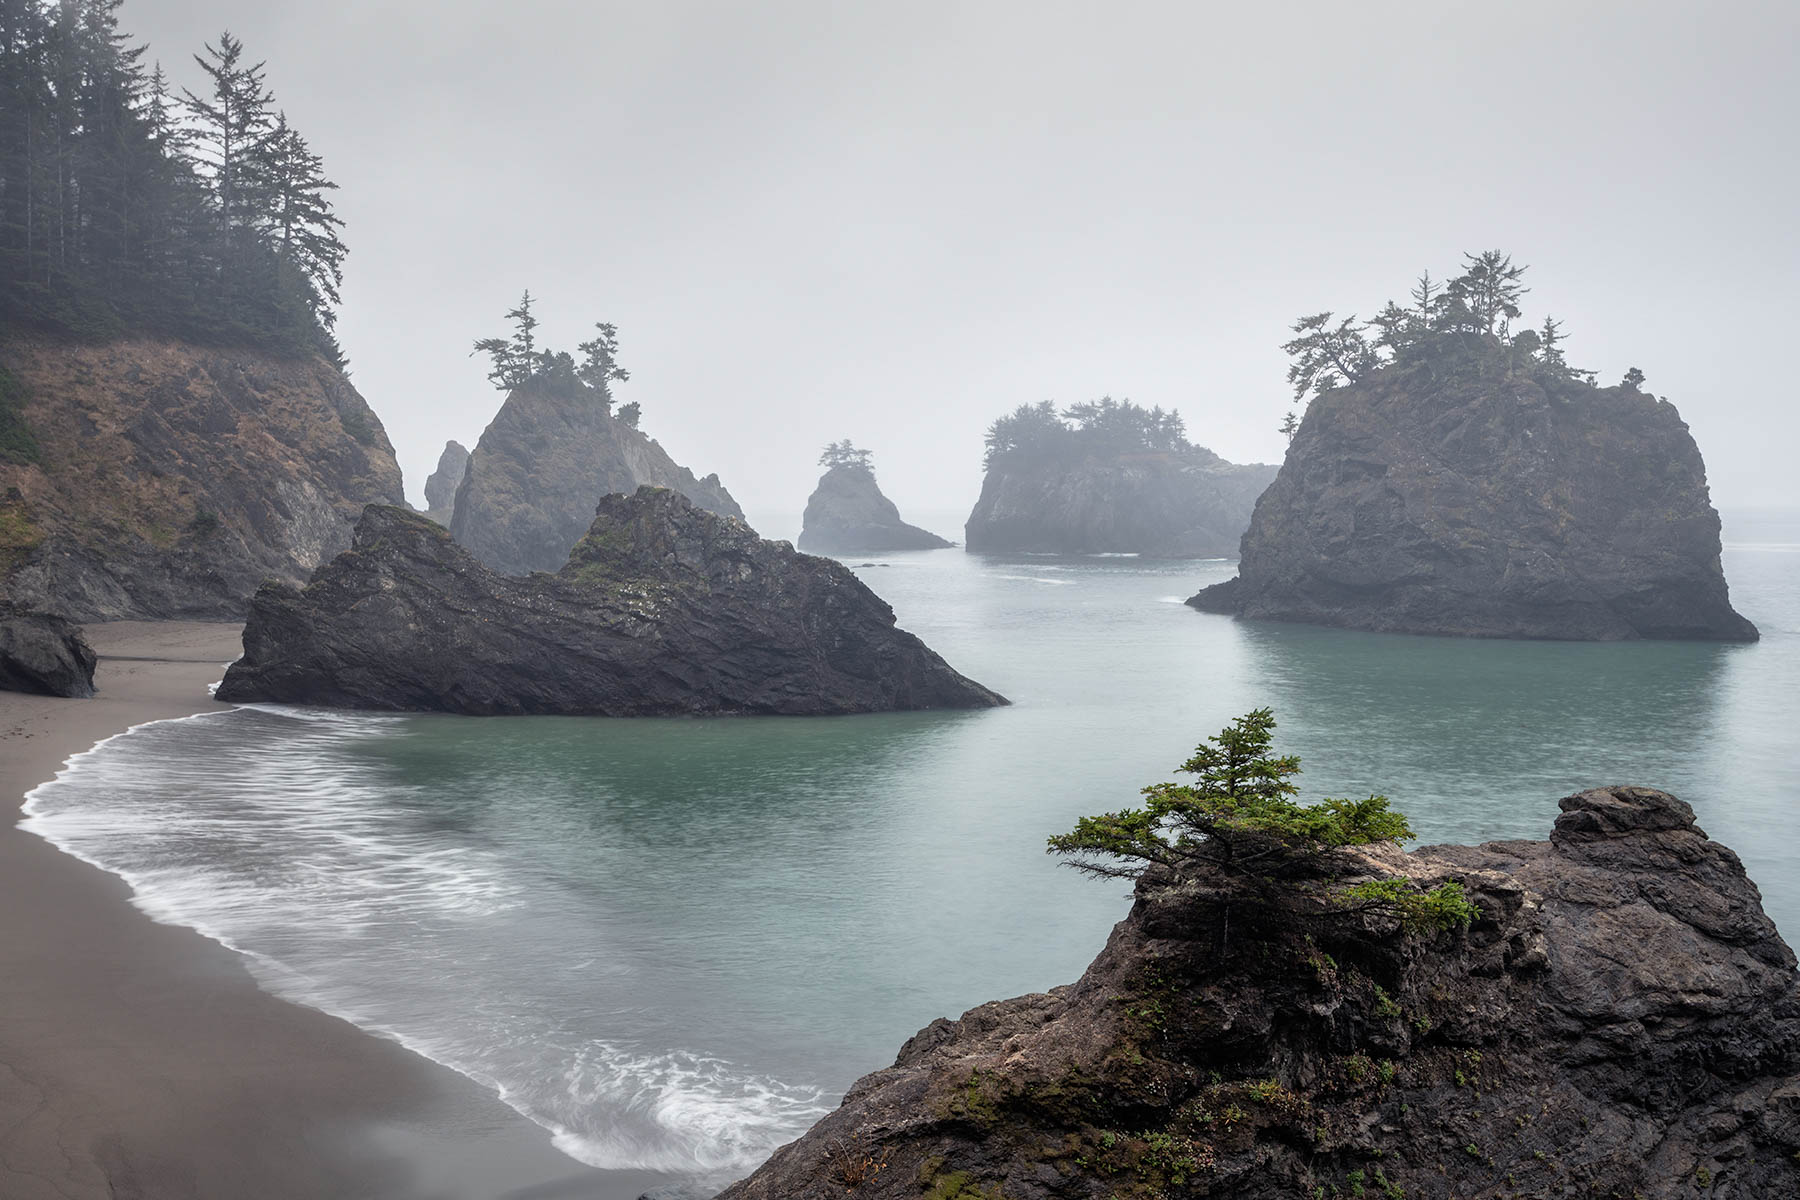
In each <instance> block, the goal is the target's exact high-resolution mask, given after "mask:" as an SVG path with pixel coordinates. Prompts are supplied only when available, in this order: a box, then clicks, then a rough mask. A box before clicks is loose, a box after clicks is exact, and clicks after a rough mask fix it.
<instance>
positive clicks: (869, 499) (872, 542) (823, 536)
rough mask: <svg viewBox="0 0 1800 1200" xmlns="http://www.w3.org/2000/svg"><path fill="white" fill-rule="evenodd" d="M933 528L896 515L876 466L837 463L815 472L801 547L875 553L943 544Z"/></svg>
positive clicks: (812, 550)
mask: <svg viewBox="0 0 1800 1200" xmlns="http://www.w3.org/2000/svg"><path fill="white" fill-rule="evenodd" d="M950 545H951V543H950V542H948V541H945V540H944V539H943V538H941V537H939V536H938V535H937V534H935V533H932V532H931V531H930V530H928V529H920V528H919V527H918V526H917V525H908V524H907V523H906V522H905V521H902V520H901V519H900V510H899V509H897V508H895V507H894V502H893V501H892V500H889V499H888V498H887V497H886V496H884V495H882V494H881V488H879V487H878V486H876V483H875V472H873V471H871V470H869V469H868V468H867V467H859V466H854V465H849V466H836V467H833V468H831V469H830V470H829V471H827V472H825V474H824V475H822V476H820V477H819V486H818V487H817V488H815V489H814V490H813V494H812V496H811V498H810V499H808V500H807V502H806V517H805V519H804V520H803V521H802V527H801V530H800V549H802V550H805V551H808V552H810V553H813V554H874V553H881V552H884V551H888V550H942V549H945V548H947V547H948V546H950Z"/></svg>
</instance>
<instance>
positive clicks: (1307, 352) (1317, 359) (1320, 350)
mask: <svg viewBox="0 0 1800 1200" xmlns="http://www.w3.org/2000/svg"><path fill="white" fill-rule="evenodd" d="M1293 330H1294V334H1295V337H1294V338H1293V339H1292V340H1291V341H1288V342H1285V343H1283V345H1282V347H1281V349H1282V350H1283V351H1284V352H1285V353H1286V354H1288V355H1289V356H1290V357H1292V358H1293V360H1294V361H1293V362H1292V363H1291V364H1289V366H1288V383H1290V384H1292V385H1293V388H1294V398H1295V399H1297V400H1304V399H1306V397H1307V396H1308V395H1310V394H1315V393H1318V392H1325V391H1330V390H1331V389H1332V388H1334V387H1337V386H1338V385H1340V384H1344V383H1355V382H1356V381H1357V380H1359V379H1361V378H1362V377H1363V376H1364V375H1366V374H1367V373H1368V372H1370V371H1373V370H1374V369H1375V368H1376V367H1377V366H1379V365H1380V359H1379V358H1378V357H1377V355H1376V353H1375V350H1374V348H1373V347H1371V346H1370V345H1369V340H1368V338H1366V337H1364V336H1363V333H1362V330H1361V329H1359V328H1358V327H1357V324H1356V317H1355V315H1354V314H1352V315H1350V316H1348V317H1345V318H1344V319H1343V320H1342V321H1339V322H1338V323H1337V324H1335V325H1333V324H1332V323H1331V314H1330V313H1329V312H1322V313H1314V314H1313V315H1312V316H1310V317H1301V318H1300V319H1299V320H1297V321H1295V322H1294V325H1293Z"/></svg>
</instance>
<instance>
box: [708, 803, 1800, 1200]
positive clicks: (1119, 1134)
mask: <svg viewBox="0 0 1800 1200" xmlns="http://www.w3.org/2000/svg"><path fill="white" fill-rule="evenodd" d="M1562 809H1563V815H1562V816H1561V817H1560V818H1559V819H1558V820H1557V822H1556V826H1555V829H1554V831H1553V832H1552V833H1551V837H1550V840H1549V841H1548V842H1496V843H1491V844H1489V845H1485V846H1473V847H1469V846H1438V847H1427V848H1424V849H1420V850H1417V851H1415V852H1413V853H1412V854H1410V855H1408V854H1403V853H1401V852H1399V851H1398V850H1385V851H1380V852H1376V853H1372V854H1365V855H1362V856H1361V857H1362V860H1363V861H1362V862H1361V864H1360V868H1359V869H1360V870H1361V871H1362V872H1363V873H1365V874H1367V875H1368V876H1371V877H1375V878H1380V877H1393V876H1399V875H1406V876H1409V877H1410V878H1411V879H1412V880H1413V881H1415V882H1417V883H1419V884H1421V885H1424V886H1433V885H1435V884H1436V883H1438V882H1442V881H1444V880H1448V879H1455V880H1459V881H1461V882H1462V884H1463V886H1464V887H1465V888H1466V889H1467V893H1468V895H1469V897H1470V899H1471V900H1473V901H1474V902H1475V903H1476V904H1477V905H1478V906H1479V908H1480V916H1479V917H1478V918H1477V919H1476V920H1475V922H1474V923H1473V924H1472V925H1471V926H1469V927H1467V928H1466V929H1459V930H1455V931H1452V932H1438V933H1435V934H1430V935H1427V934H1421V933H1406V932H1403V931H1402V930H1401V929H1400V928H1399V927H1398V926H1397V925H1396V924H1395V923H1394V922H1393V921H1392V920H1391V919H1389V918H1381V919H1371V918H1368V917H1367V916H1357V917H1354V918H1347V919H1345V920H1342V921H1333V922H1325V923H1321V924H1319V925H1318V926H1317V927H1314V928H1302V927H1298V926H1295V927H1288V928H1280V929H1276V928H1268V929H1257V928H1254V927H1252V928H1247V929H1244V930H1242V931H1241V932H1240V933H1239V934H1238V935H1237V936H1235V937H1233V938H1231V939H1229V940H1228V941H1226V942H1224V943H1223V946H1221V943H1220V940H1219V938H1218V936H1217V934H1218V930H1219V928H1220V922H1219V915H1220V906H1221V905H1222V904H1228V903H1232V889H1233V888H1241V887H1242V886H1243V885H1242V884H1241V883H1234V882H1229V881H1227V880H1225V879H1224V878H1223V877H1220V878H1218V879H1211V880H1209V879H1207V878H1205V877H1204V876H1202V877H1200V878H1198V879H1196V880H1194V881H1193V882H1192V884H1191V885H1189V886H1184V887H1183V888H1180V889H1176V890H1165V889H1161V888H1158V887H1156V886H1154V885H1152V884H1149V883H1141V884H1140V886H1139V889H1138V895H1137V900H1136V903H1135V904H1134V905H1133V907H1132V910H1131V913H1130V915H1129V916H1128V917H1127V918H1126V919H1125V920H1124V921H1123V922H1121V923H1120V924H1119V925H1118V927H1117V928H1116V929H1115V930H1114V931H1113V935H1112V937H1111V939H1110V940H1109V941H1108V943H1107V945H1106V948H1105V950H1103V951H1102V952H1101V954H1100V956H1099V957H1098V958H1097V959H1096V960H1095V961H1094V964H1093V965H1092V966H1091V967H1090V968H1089V969H1088V971H1087V973H1086V974H1085V975H1084V976H1083V977H1082V978H1081V980H1080V981H1079V982H1077V983H1075V984H1073V985H1071V986H1068V987H1062V988H1058V989H1056V990H1055V991H1052V992H1050V993H1048V994H1046V995H1036V996H1024V997H1020V998H1018V999H1014V1000H1006V1001H1000V1002H997V1003H993V1004H986V1005H983V1006H981V1007H980V1008H977V1009H974V1010H972V1011H970V1012H968V1013H966V1014H964V1015H963V1017H962V1018H961V1019H960V1020H958V1021H947V1020H940V1021H937V1022H934V1023H933V1024H931V1025H930V1026H927V1027H926V1028H925V1029H924V1030H923V1031H921V1032H920V1033H919V1034H918V1035H917V1036H916V1037H914V1038H913V1039H912V1040H911V1041H909V1042H908V1043H907V1044H906V1046H905V1047H904V1048H903V1049H902V1050H901V1051H900V1055H899V1058H898V1059H897V1060H896V1061H895V1064H894V1065H893V1066H892V1067H890V1068H888V1069H886V1070H883V1071H878V1072H876V1073H875V1074H873V1075H870V1076H868V1077H866V1078H865V1079H863V1080H861V1081H860V1082H859V1083H857V1084H856V1086H855V1087H854V1088H852V1089H851V1091H850V1093H849V1095H848V1096H847V1097H846V1098H845V1100H844V1103H843V1105H842V1107H840V1108H839V1109H838V1110H837V1111H836V1112H834V1113H832V1114H830V1115H829V1116H827V1117H826V1118H825V1119H824V1120H823V1121H821V1122H820V1123H819V1124H818V1125H817V1126H816V1127H814V1129H813V1130H812V1131H811V1132H809V1133H808V1134H807V1135H806V1136H805V1137H803V1138H802V1139H800V1140H799V1141H798V1142H795V1143H793V1144H791V1145H789V1146H786V1147H784V1148H783V1149H781V1150H779V1151H777V1152H776V1154H775V1156H774V1157H773V1158H772V1159H771V1160H770V1161H769V1163H768V1164H767V1165H765V1166H764V1167H763V1168H762V1169H761V1170H759V1171H757V1172H756V1173H755V1174H754V1175H752V1176H751V1177H750V1178H749V1179H748V1180H745V1181H744V1182H741V1183H739V1184H737V1185H734V1186H733V1187H732V1188H730V1189H728V1190H727V1191H726V1192H725V1193H724V1197H725V1198H728V1200H825V1198H826V1197H833V1198H841V1197H842V1196H844V1195H846V1194H848V1195H852V1196H857V1197H864V1198H866V1200H886V1198H890V1197H892V1198H898V1197H908V1198H911V1197H919V1196H925V1197H930V1198H932V1200H959V1198H960V1200H998V1198H1002V1197H1004V1198H1005V1200H1049V1198H1051V1197H1056V1198H1059V1200H1061V1198H1070V1200H1072V1198H1076V1197H1080V1198H1082V1200H1110V1198H1120V1197H1144V1198H1149V1197H1183V1196H1194V1197H1200V1196H1213V1197H1233V1198H1235V1200H1242V1198H1251V1200H1275V1198H1278V1197H1279V1198H1282V1200H1288V1198H1292V1200H1318V1198H1319V1197H1333V1198H1336V1200H1344V1198H1348V1197H1364V1196H1367V1197H1401V1196H1405V1197H1412V1198H1413V1200H1422V1198H1427V1197H1429V1198H1444V1200H1448V1198H1451V1197H1457V1198H1470V1200H1473V1198H1483V1200H1486V1198H1499V1197H1517V1196H1529V1197H1553V1196H1555V1197H1576V1196H1604V1197H1632V1198H1636V1200H1673V1198H1675V1197H1697V1196H1702V1195H1713V1196H1727V1195H1728V1196H1735V1197H1744V1198H1746V1200H1748V1198H1750V1197H1773V1196H1791V1195H1796V1194H1800V979H1797V978H1796V974H1795V963H1794V956H1793V954H1792V953H1791V952H1790V951H1789V949H1788V947H1787V946H1786V944H1785V943H1783V941H1782V940H1781V938H1780V937H1779V936H1778V935H1777V933H1776V931H1775V928H1774V926H1773V924H1772V923H1771V922H1770V921H1769V920H1768V918H1767V917H1765V916H1764V915H1763V911H1762V905H1761V898H1760V896H1759V894H1758V892H1757V890H1756V887H1755V885H1754V884H1752V883H1751V882H1750V881H1749V879H1747V878H1746V877H1745V875H1744V871H1743V867H1742V866H1741V864H1740V863H1739V861H1738V858H1737V856H1736V855H1734V854H1733V853H1732V852H1731V851H1730V850H1728V849H1726V848H1725V847H1723V846H1720V845H1718V844H1717V843H1714V842H1711V841H1708V840H1707V837H1706V835H1705V834H1704V833H1702V832H1701V831H1700V830H1699V829H1698V828H1697V827H1696V826H1695V824H1694V818H1693V813H1692V811H1691V810H1690V809H1689V808H1688V806H1687V805H1685V804H1683V803H1682V802H1681V801H1679V800H1677V799H1675V798H1674V797H1672V796H1669V795H1667V794H1665V793H1662V792H1657V791H1652V790H1649V789H1643V788H1623V787H1621V788H1605V789H1599V790H1595V791H1590V792H1583V793H1581V794H1580V795H1576V796H1570V797H1568V798H1567V799H1565V800H1564V801H1563V802H1562ZM1234 911H1239V912H1241V911H1242V910H1241V909H1238V910H1234ZM1234 928H1235V926H1234Z"/></svg>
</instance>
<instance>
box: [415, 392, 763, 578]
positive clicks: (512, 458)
mask: <svg viewBox="0 0 1800 1200" xmlns="http://www.w3.org/2000/svg"><path fill="white" fill-rule="evenodd" d="M646 484H648V485H650V486H652V487H663V488H670V489H673V490H674V491H677V492H680V493H681V494H682V495H684V496H686V497H687V498H688V499H690V500H692V501H693V502H694V503H695V504H698V505H700V506H701V507H702V508H706V509H710V510H712V511H713V512H716V513H719V514H720V515H722V516H727V517H738V518H740V519H741V518H742V517H743V515H744V513H743V510H742V509H740V508H738V506H737V501H735V500H733V499H732V498H731V493H730V492H728V491H726V490H725V486H724V485H723V484H722V483H720V482H719V477H718V476H717V475H708V476H707V477H706V478H704V479H696V478H695V477H694V473H693V472H692V471H690V470H688V469H687V468H686V467H683V466H680V465H678V464H677V463H676V462H675V460H674V459H672V458H670V457H669V456H668V454H667V453H666V452H665V451H664V450H663V448H662V447H661V446H660V445H658V444H657V443H656V442H654V441H652V440H651V439H650V438H648V437H646V436H645V435H644V434H643V433H641V432H639V431H638V430H636V429H634V428H632V427H631V426H629V425H627V424H625V422H623V421H620V420H618V419H616V418H614V417H612V416H611V415H609V414H608V412H607V410H606V405H605V403H604V402H603V400H602V399H601V397H600V394H599V393H598V392H595V391H594V390H593V389H591V388H587V387H584V386H582V385H580V384H572V385H569V386H559V385H556V384H551V383H546V382H545V381H542V380H534V381H532V382H531V383H529V384H526V385H525V386H523V387H520V388H518V389H516V390H515V391H513V392H512V394H511V395H509V396H507V398H506V403H505V404H503V405H501V406H500V411H499V412H498V413H497V414H496V415H495V416H494V419H493V421H492V422H491V423H489V425H488V427H487V429H486V430H485V431H483V433H482V435H481V440H480V441H479V442H477V443H476V444H475V450H474V453H472V454H471V455H470V456H469V463H468V467H467V471H466V474H465V475H464V476H463V480H462V483H461V484H460V485H459V487H458V488H457V492H456V512H455V515H454V516H453V517H452V518H451V521H450V531H451V533H453V534H454V535H455V536H456V540H457V541H459V542H461V543H462V544H463V545H465V546H467V547H468V548H469V549H470V550H471V551H473V552H474V554H475V557H477V558H479V559H480V560H481V561H482V562H484V563H486V564H487V565H488V566H490V567H492V568H494V569H495V570H496V571H504V572H505V573H507V574H509V575H523V574H525V573H526V572H528V571H554V570H556V569H557V568H559V567H561V566H562V565H563V563H564V562H565V561H567V560H568V557H569V551H570V549H572V548H573V547H574V545H575V543H576V542H578V541H580V540H581V539H582V537H583V536H584V535H585V534H586V533H587V531H588V526H590V525H592V524H593V523H594V506H595V505H596V504H598V503H599V502H600V498H601V497H602V496H606V495H610V494H612V493H615V492H620V493H630V492H634V491H636V490H637V489H638V488H639V487H640V486H643V485H646Z"/></svg>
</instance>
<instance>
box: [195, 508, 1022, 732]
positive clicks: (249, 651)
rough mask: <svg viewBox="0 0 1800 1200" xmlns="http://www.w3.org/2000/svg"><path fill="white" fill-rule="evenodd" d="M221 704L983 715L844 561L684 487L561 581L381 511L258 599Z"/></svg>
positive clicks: (629, 520) (602, 541) (605, 529)
mask: <svg viewBox="0 0 1800 1200" xmlns="http://www.w3.org/2000/svg"><path fill="white" fill-rule="evenodd" d="M218 695H219V698H220V699H222V700H231V701H253V700H264V701H276V702H282V703H292V704H320V705H330V706H333V707H340V708H366V709H386V710H396V711H438V712H453V713H467V714H472V715H498V714H527V713H538V714H542V713H567V714H592V715H600V716H654V715H665V716H699V715H727V714H748V713H761V714H785V715H815V714H824V713H860V712H882V711H892V710H901V709H929V708H986V707H992V706H994V705H999V704H1004V703H1006V701H1005V700H1004V699H1003V698H1002V697H1000V696H998V695H996V694H995V693H994V692H991V691H989V690H988V689H987V688H984V687H982V686H981V685H980V684H977V683H975V682H973V681H971V680H969V679H965V678H964V677H963V676H961V675H959V674H957V673H956V672H955V671H953V670H952V669H951V668H950V667H949V666H948V665H946V664H945V662H944V660H943V659H941V658H939V657H938V656H937V655H936V654H934V653H932V651H931V650H930V649H929V648H928V647H926V646H925V644H924V643H923V642H921V641H919V639H918V638H916V637H914V636H913V635H912V634H909V633H907V632H905V631H904V630H901V629H897V628H896V627H895V625H894V613H893V610H892V609H891V608H889V607H888V606H887V604H886V603H884V602H883V601H882V600H881V598H880V597H878V596H876V595H875V593H873V592H871V591H870V590H869V589H868V588H867V587H866V586H865V585H864V584H863V583H862V582H861V581H860V580H858V579H857V578H856V577H855V576H854V575H853V574H851V572H850V571H849V570H848V569H847V568H845V567H843V566H842V565H840V564H838V563H836V562H833V561H831V560H830V559H824V558H815V557H813V556H811V555H806V554H801V553H799V552H798V551H796V550H794V548H793V547H791V546H789V545H788V544H787V543H786V542H771V541H766V540H764V539H762V538H759V537H758V536H757V535H756V534H755V532H754V531H752V530H751V529H750V527H749V526H747V525H745V524H744V523H743V522H742V521H740V520H737V519H735V518H731V517H722V516H719V515H718V514H716V513H713V512H709V511H707V510H706V509H703V508H700V507H699V506H697V505H695V504H694V503H693V502H692V501H690V500H688V499H687V498H686V497H685V496H682V495H681V494H680V493H678V492H675V491H671V490H668V489H662V488H650V487H644V488H640V489H638V491H637V492H636V493H635V494H634V495H630V496H624V495H611V496H607V497H605V498H604V499H603V500H602V501H601V502H600V505H599V509H598V511H597V513H596V515H595V518H594V520H593V522H592V523H591V527H590V529H589V530H588V533H587V536H586V537H584V538H582V539H581V541H580V543H579V544H578V545H577V546H576V547H575V549H574V552H573V553H572V554H571V555H570V556H569V558H568V561H567V563H566V564H565V565H564V566H563V568H562V570H561V571H559V572H557V573H556V574H555V575H547V574H533V575H530V576H528V577H525V578H515V577H510V576H507V575H503V574H501V573H499V572H497V571H493V570H490V569H488V568H486V567H484V566H482V564H481V563H480V562H478V561H477V560H476V559H475V558H474V557H473V556H472V555H471V554H470V553H469V552H468V551H467V550H466V549H464V548H463V547H462V546H460V545H458V544H457V543H456V542H455V541H453V540H452V539H451V537H450V535H449V534H448V533H446V532H445V531H444V530H443V529H442V528H441V527H439V526H437V525H435V524H433V523H432V522H431V521H429V520H428V519H426V518H425V517H423V516H421V515H419V514H416V513H411V512H407V511H404V510H402V509H398V508H390V507H383V506H371V507H370V508H369V509H368V510H367V511H366V512H365V513H364V514H363V519H362V521H361V522H360V523H359V524H358V525H357V530H356V543H355V545H354V546H353V547H352V548H351V549H350V550H348V551H346V552H345V553H343V554H341V555H339V556H338V557H337V558H336V559H334V560H332V561H331V562H330V563H328V564H326V565H325V566H324V567H322V568H321V569H320V570H319V572H318V573H317V574H316V575H315V576H314V578H313V580H312V582H311V583H309V584H308V585H307V586H306V587H305V588H304V589H296V588H293V587H289V586H285V585H271V586H269V587H266V588H264V589H263V590H262V591H260V592H258V593H257V595H256V598H255V601H254V603H253V604H252V606H251V611H250V621H249V624H248V625H247V626H246V627H245V630H244V657H243V658H242V659H240V660H239V661H238V662H236V663H234V664H233V665H232V667H231V668H230V670H229V671H227V672H226V675H225V680H224V682H223V683H222V684H221V685H220V687H219V691H218Z"/></svg>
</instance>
